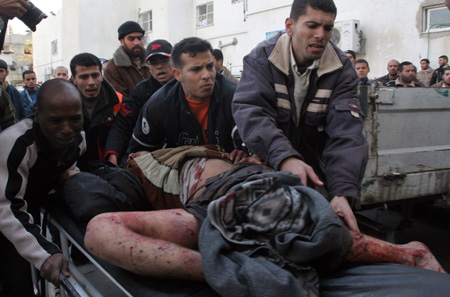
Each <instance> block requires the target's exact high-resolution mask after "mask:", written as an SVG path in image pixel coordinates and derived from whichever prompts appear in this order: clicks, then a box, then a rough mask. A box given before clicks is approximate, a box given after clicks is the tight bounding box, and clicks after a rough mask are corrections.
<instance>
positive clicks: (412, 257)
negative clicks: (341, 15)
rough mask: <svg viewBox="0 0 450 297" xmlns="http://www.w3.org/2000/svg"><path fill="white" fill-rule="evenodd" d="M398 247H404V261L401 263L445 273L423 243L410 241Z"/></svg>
mask: <svg viewBox="0 0 450 297" xmlns="http://www.w3.org/2000/svg"><path fill="white" fill-rule="evenodd" d="M400 247H402V248H405V251H404V252H405V263H403V264H405V265H408V266H413V267H420V268H424V269H428V270H433V271H437V272H442V273H447V272H446V271H445V270H444V268H442V266H441V264H439V262H438V261H437V259H436V258H435V257H434V255H433V254H432V253H431V251H430V249H429V248H428V247H427V246H426V245H425V244H423V243H421V242H418V241H412V242H410V243H407V244H403V245H401V246H400Z"/></svg>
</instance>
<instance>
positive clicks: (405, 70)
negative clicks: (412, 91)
mask: <svg viewBox="0 0 450 297" xmlns="http://www.w3.org/2000/svg"><path fill="white" fill-rule="evenodd" d="M416 74H417V68H416V66H414V65H413V63H411V62H408V61H405V62H402V63H400V65H398V77H397V79H395V80H391V81H390V82H388V83H387V84H386V87H405V88H406V87H410V88H423V87H425V86H424V85H423V84H422V83H421V82H419V81H418V80H416Z"/></svg>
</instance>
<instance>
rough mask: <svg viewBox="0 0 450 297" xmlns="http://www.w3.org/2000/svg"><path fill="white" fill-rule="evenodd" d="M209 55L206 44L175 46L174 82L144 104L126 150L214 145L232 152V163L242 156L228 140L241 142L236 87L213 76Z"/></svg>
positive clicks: (190, 40) (190, 41) (191, 42)
mask: <svg viewBox="0 0 450 297" xmlns="http://www.w3.org/2000/svg"><path fill="white" fill-rule="evenodd" d="M212 51H213V50H212V47H211V44H210V43H209V42H208V41H206V40H203V39H200V38H196V37H190V38H185V39H183V40H182V41H180V42H179V43H177V44H176V45H175V46H174V48H173V50H172V63H173V75H174V77H175V79H174V80H172V81H170V82H168V83H167V84H165V85H164V86H163V87H162V88H161V89H160V90H158V92H157V93H155V94H154V95H153V96H152V97H151V98H150V99H149V100H148V101H147V103H145V105H144V107H143V108H142V111H141V113H140V115H139V119H138V121H137V123H136V127H135V129H134V132H133V135H132V138H131V140H130V148H129V150H130V152H132V153H134V152H138V151H154V150H157V149H160V148H163V147H167V148H171V147H179V146H182V145H202V144H217V145H220V146H221V147H223V148H224V149H225V151H226V152H228V153H231V157H230V159H231V161H234V160H235V158H236V159H240V158H241V157H242V151H237V150H235V148H236V147H235V144H234V141H233V138H235V139H240V138H238V136H237V133H235V132H236V129H234V128H235V124H234V120H233V116H232V114H231V100H232V98H233V94H234V91H235V88H236V84H235V83H234V82H232V81H231V80H229V79H226V78H225V77H224V76H223V75H222V74H220V73H216V69H215V68H214V60H213V55H212ZM232 135H233V136H232ZM236 142H239V141H236Z"/></svg>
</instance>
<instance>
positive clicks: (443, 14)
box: [424, 5, 450, 32]
mask: <svg viewBox="0 0 450 297" xmlns="http://www.w3.org/2000/svg"><path fill="white" fill-rule="evenodd" d="M428 30H430V32H438V31H445V30H450V10H449V9H448V8H447V7H446V6H444V5H435V6H429V7H425V9H424V32H428Z"/></svg>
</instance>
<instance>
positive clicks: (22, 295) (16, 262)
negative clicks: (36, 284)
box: [0, 233, 35, 297]
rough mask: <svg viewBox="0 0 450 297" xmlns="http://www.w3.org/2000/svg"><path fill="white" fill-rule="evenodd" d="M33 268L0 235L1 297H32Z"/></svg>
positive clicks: (0, 234)
mask: <svg viewBox="0 0 450 297" xmlns="http://www.w3.org/2000/svg"><path fill="white" fill-rule="evenodd" d="M31 296H35V295H34V293H33V282H32V279H31V266H30V263H28V262H27V261H26V260H25V259H24V258H22V257H21V256H20V255H19V253H18V252H17V251H16V248H15V247H14V245H13V244H12V243H11V242H9V240H8V239H6V237H5V236H4V235H3V234H2V233H0V297H31Z"/></svg>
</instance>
